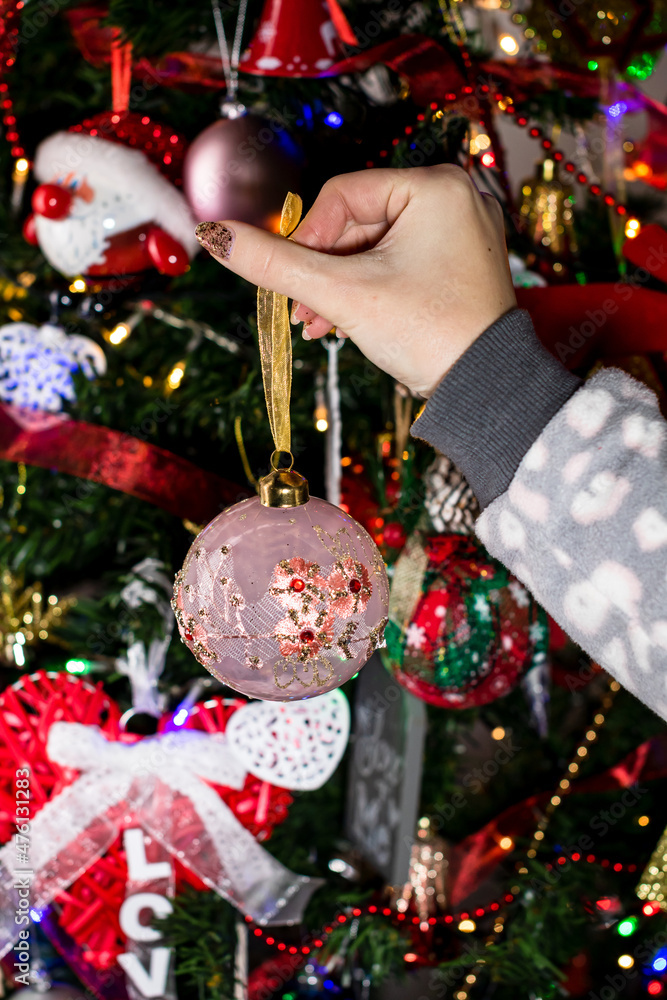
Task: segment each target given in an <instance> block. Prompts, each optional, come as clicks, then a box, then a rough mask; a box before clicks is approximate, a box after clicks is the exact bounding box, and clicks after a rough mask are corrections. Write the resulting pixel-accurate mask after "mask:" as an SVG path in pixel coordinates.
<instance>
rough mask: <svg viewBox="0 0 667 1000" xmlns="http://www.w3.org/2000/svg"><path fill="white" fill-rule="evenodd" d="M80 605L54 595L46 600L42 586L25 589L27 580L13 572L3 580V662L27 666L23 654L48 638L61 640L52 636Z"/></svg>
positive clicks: (7, 572) (0, 608) (0, 585)
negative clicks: (66, 615) (75, 606)
mask: <svg viewBox="0 0 667 1000" xmlns="http://www.w3.org/2000/svg"><path fill="white" fill-rule="evenodd" d="M75 604H76V598H74V597H64V598H61V599H59V598H58V597H56V595H55V594H50V595H49V596H48V597H47V598H46V599H44V596H43V594H42V585H41V583H34V584H33V585H32V586H30V587H26V588H24V585H23V580H22V578H20V577H17V576H14V574H13V573H11V572H10V570H9V569H4V570H3V571H2V576H1V577H0V644H1V646H2V652H1V653H0V655H1V656H2V659H3V660H4V661H5V662H6V663H7V664H10V665H11V666H14V665H16V666H19V667H21V666H23V664H24V663H25V657H24V656H23V654H22V652H19V650H23V648H25V647H26V646H34V645H36V644H37V643H38V642H43V641H44V640H45V639H51V641H52V642H53V641H58V640H57V639H55V637H54V636H53V635H52V634H51V633H52V630H53V629H54V628H55V627H56V626H57V625H58V624H59V623H60V622H61V621H62V618H63V616H64V615H65V614H66V612H67V611H69V609H70V608H72V607H74V605H75Z"/></svg>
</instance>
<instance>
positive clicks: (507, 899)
mask: <svg viewBox="0 0 667 1000" xmlns="http://www.w3.org/2000/svg"><path fill="white" fill-rule="evenodd" d="M568 861H571V862H578V861H585V862H587V863H588V864H598V865H600V867H601V868H608V869H610V870H611V871H614V872H616V873H619V872H622V871H625V872H628V873H629V874H633V873H635V872H636V871H637V865H636V864H621V862H620V861H616V862H612V861H610V860H608V859H607V858H598V857H596V856H595V855H594V854H587V855H586V856H583V855H582V854H580V853H579V852H578V851H574V852H573V853H572V854H571V855H570V857H569V858H568V857H567V856H566V855H565V854H560V855H558V857H557V858H556V859H555V863H552V862H547V863H546V865H545V868H546V869H547V870H548V871H551V870H553V869H554V868H555V867H557V866H562V865H565V864H567V863H568ZM516 895H517V894H516V893H514V892H511V891H508V892H506V893H504V894H503V895H502V896H500V897H499V899H498V900H494V901H493V902H491V903H487V905H486V906H478V907H477V908H476V909H475V910H474V911H468V910H461V911H457V912H455V913H446V914H443V915H441V916H438V917H429V918H428V921H426V922H425V923H426V926H423V925H422V921H421V920H420V918H419V917H408V915H407V914H405V913H397V912H396V911H395V910H393V909H391V908H390V907H388V906H383V907H380V906H378V905H377V904H375V903H370V904H369V905H368V906H364V907H359V906H355V907H354V908H353V909H352V910H351V911H349V912H348V913H347V914H346V913H338V914H336V916H335V917H333V918H332V919H331V921H330V922H329V923H328V924H325V925H324V927H322V928H321V930H320V931H319V932H318V933H317V936H316V937H314V938H311V939H310V947H309V946H308V945H305V944H304V945H300V946H299V947H298V948H297V947H295V946H294V945H289V944H286V943H284V942H283V941H278V940H277V939H276V938H275V937H273V936H272V935H269V936H265V935H266V931H265V930H264V929H263V928H262V927H258V926H255V925H253V934H254V935H255V937H257V938H263V940H264V943H265V944H267V945H269V947H274V948H277V949H278V951H288V952H289V953H290V954H292V955H296V954H297V953H299V952H300V953H301V954H302V955H308V954H309V953H310V951H311V950H312V948H315V949H317V948H322V947H323V946H324V945H325V943H326V940H327V938H328V937H329V935H330V934H331V933H332V932H333V929H334V925H335V924H344V923H346V922H347V921H348V920H349V919H350V917H361V916H364V915H369V916H375V915H378V914H379V915H381V916H383V917H385V918H389V919H391V920H396V921H398V922H399V923H404V922H405V921H406V920H408V919H409V920H410V922H411V924H412V929H413V931H416V932H418V933H419V934H428V933H430V932H431V930H432V928H434V927H436V926H438V925H441V926H446V927H449V926H451V925H452V924H459V923H461V921H463V920H469V919H471V918H472V917H474V918H476V919H478V920H479V919H480V918H482V917H485V916H488V915H490V914H496V913H498V911H499V910H500V908H501V905H507V904H508V903H513V902H514V900H515V899H516ZM642 912H643V913H644V915H645V916H655V914H656V913H659V912H660V907H656V906H654V905H653V904H647V905H646V906H644V907H643V910H642ZM245 919H246V922H247V923H248V924H253V921H252V918H251V917H246V918H245Z"/></svg>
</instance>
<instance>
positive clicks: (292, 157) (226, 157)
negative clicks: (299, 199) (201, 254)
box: [183, 115, 301, 232]
mask: <svg viewBox="0 0 667 1000" xmlns="http://www.w3.org/2000/svg"><path fill="white" fill-rule="evenodd" d="M299 162H300V151H299V147H298V146H297V145H296V143H295V141H294V140H293V139H292V137H291V136H290V135H289V134H288V132H287V131H286V130H285V126H284V124H282V123H281V122H279V121H268V120H265V119H262V118H258V117H257V116H256V115H243V116H242V117H240V118H221V119H220V120H219V121H217V122H214V123H213V125H209V127H208V128H207V129H204V131H203V132H202V133H201V135H198V136H197V138H196V139H195V140H194V142H193V143H192V145H191V146H190V147H189V149H188V151H187V153H186V156H185V163H184V165H183V190H184V192H185V196H186V198H187V199H188V202H189V204H190V208H191V209H192V212H193V214H194V216H195V218H196V220H197V222H208V221H215V220H220V219H238V220H239V221H240V222H249V223H251V224H252V225H254V226H263V227H264V228H265V229H270V230H272V231H274V232H277V230H278V224H279V222H280V212H281V209H282V205H283V201H284V200H285V191H298V190H299V187H300V175H301V169H300V165H299Z"/></svg>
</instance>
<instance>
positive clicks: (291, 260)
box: [195, 222, 350, 326]
mask: <svg viewBox="0 0 667 1000" xmlns="http://www.w3.org/2000/svg"><path fill="white" fill-rule="evenodd" d="M195 235H196V237H197V239H198V240H199V242H200V243H201V245H202V246H203V247H204V248H205V249H206V250H208V252H209V253H210V254H211V255H212V256H213V257H215V259H216V260H217V261H219V262H220V263H221V264H223V265H224V266H225V267H227V268H229V270H230V271H234V273H235V274H238V275H239V276H240V277H241V278H245V279H246V280H247V281H250V282H252V283H253V285H259V286H260V287H261V288H269V289H270V290H271V291H273V292H278V293H280V294H281V295H286V296H287V297H288V298H290V299H297V300H298V301H299V302H301V303H303V304H304V305H307V306H308V307H309V308H310V309H312V310H313V311H314V312H316V313H319V314H320V315H322V316H326V317H328V318H329V319H331V322H332V323H335V324H336V325H340V326H343V325H344V323H343V317H342V316H340V302H341V299H342V298H344V296H342V295H341V291H342V288H343V286H344V285H347V284H348V279H349V270H350V264H349V259H346V258H345V257H336V256H333V255H331V254H325V253H319V252H318V251H317V250H311V249H310V248H309V247H305V246H301V244H299V243H294V242H293V241H292V240H289V239H285V237H284V236H277V235H276V234H275V233H268V232H266V230H264V229H257V228H256V227H255V226H249V225H248V224H247V223H245V222H201V223H200V224H199V225H198V226H197V228H196V230H195Z"/></svg>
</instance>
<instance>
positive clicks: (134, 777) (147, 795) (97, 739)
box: [0, 722, 321, 957]
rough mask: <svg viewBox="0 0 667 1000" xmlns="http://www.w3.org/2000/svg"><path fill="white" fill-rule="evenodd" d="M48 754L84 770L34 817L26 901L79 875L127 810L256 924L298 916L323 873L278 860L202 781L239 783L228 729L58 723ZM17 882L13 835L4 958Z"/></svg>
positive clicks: (46, 900)
mask: <svg viewBox="0 0 667 1000" xmlns="http://www.w3.org/2000/svg"><path fill="white" fill-rule="evenodd" d="M47 753H48V756H49V757H50V758H51V760H53V761H54V762H55V763H57V764H60V765H62V766H64V767H72V768H76V769H77V770H78V771H80V772H82V774H81V776H80V777H79V778H78V779H77V780H76V781H75V782H74V783H73V784H72V785H69V786H67V787H66V788H65V789H63V791H62V792H60V794H59V795H57V796H56V797H55V798H53V799H51V800H50V801H49V802H47V803H46V805H45V806H44V807H43V808H42V809H41V810H40V812H38V813H37V815H36V816H35V817H34V819H33V820H32V821H31V844H30V857H29V865H28V869H29V872H30V876H29V878H28V881H29V884H30V892H29V896H30V907H31V908H35V909H37V910H41V909H43V908H44V907H46V906H48V905H49V904H50V903H51V902H52V901H53V899H54V898H55V896H56V895H57V894H58V893H59V892H60V891H61V890H62V889H64V888H66V887H67V886H68V885H71V884H72V882H74V881H75V879H77V878H78V877H79V876H80V875H81V874H83V872H84V871H86V870H87V869H88V868H89V867H90V866H91V865H92V864H93V863H94V862H95V861H96V860H97V858H99V857H101V856H102V855H103V854H104V853H105V851H107V850H108V848H109V847H110V846H111V844H112V843H113V842H114V840H115V839H116V837H117V836H118V832H119V828H120V826H121V824H122V823H123V822H124V821H125V817H126V816H127V815H128V814H131V815H132V817H133V821H136V822H137V824H138V825H140V826H141V827H143V829H144V830H145V832H146V833H148V834H149V835H150V836H151V837H153V838H154V839H155V840H156V841H158V842H159V843H160V844H162V845H163V847H164V848H165V849H166V850H167V851H169V853H170V854H172V855H173V856H175V857H176V858H178V860H179V861H180V862H181V863H182V864H183V865H185V866H186V867H188V868H189V869H190V870H191V871H192V872H194V874H195V875H197V876H198V877H199V878H200V879H201V880H202V881H203V882H204V883H205V884H206V885H208V886H209V887H210V888H211V889H214V890H215V891H216V892H217V893H219V894H220V895H221V896H224V897H225V898H226V899H228V900H229V901H230V902H231V903H233V904H234V905H235V906H237V907H238V908H239V909H240V910H241V911H242V912H243V913H245V914H247V915H249V916H250V917H252V919H253V920H255V921H256V922H257V923H259V924H263V925H267V924H273V923H280V924H288V923H296V922H299V921H300V920H301V917H302V914H303V910H304V908H305V906H306V904H307V903H308V900H309V899H310V896H311V895H312V893H313V892H314V891H315V889H317V888H318V886H319V885H320V884H321V880H320V879H311V878H307V877H306V876H303V875H295V874H294V872H291V871H290V870H289V869H288V868H285V867H284V865H282V864H280V862H278V861H276V859H275V858H273V857H272V856H271V855H270V854H269V853H268V851H266V850H264V848H263V847H261V846H260V845H259V844H258V843H257V841H256V840H255V838H254V837H253V836H252V834H251V833H249V832H248V830H246V829H245V827H243V826H242V825H241V824H240V823H239V821H238V820H237V819H236V817H235V815H234V813H233V812H232V811H231V809H229V807H228V806H227V805H226V804H225V803H224V802H223V801H222V799H221V798H220V797H219V795H218V794H217V792H215V791H214V790H213V789H212V788H210V787H209V785H207V784H205V782H206V781H211V782H215V783H216V784H224V785H228V786H230V787H232V788H237V789H240V788H242V787H243V784H244V781H245V777H246V771H245V768H244V767H243V765H242V764H241V763H240V762H239V760H238V759H237V758H236V757H235V756H234V753H233V751H232V750H231V748H230V747H229V745H228V743H227V741H226V739H225V736H224V734H222V733H216V734H209V733H203V732H200V731H197V730H182V731H178V732H168V733H163V734H159V735H157V736H152V737H147V738H145V739H143V740H140V741H138V742H136V743H132V744H128V743H118V742H111V741H109V740H106V739H105V738H104V736H103V735H102V733H101V732H100V730H99V729H97V728H96V727H93V726H86V725H82V724H81V723H77V722H55V723H53V725H52V726H51V728H50V730H49V736H48V742H47ZM34 778H36V776H34ZM34 778H33V780H34ZM17 873H18V878H17ZM17 882H22V884H23V885H25V882H26V876H25V875H23V876H21V869H19V868H18V866H17V858H16V848H15V845H14V842H13V841H11V842H10V843H8V844H6V845H5V846H4V847H3V848H2V849H1V850H0V957H2V956H3V955H5V954H6V953H7V952H8V951H9V950H10V948H11V947H12V945H13V943H14V941H16V940H17V936H18V930H19V926H18V925H17V924H16V923H15V922H14V915H15V913H16V911H17V907H18V906H19V902H20V899H19V894H20V892H21V886H20V885H17Z"/></svg>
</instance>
